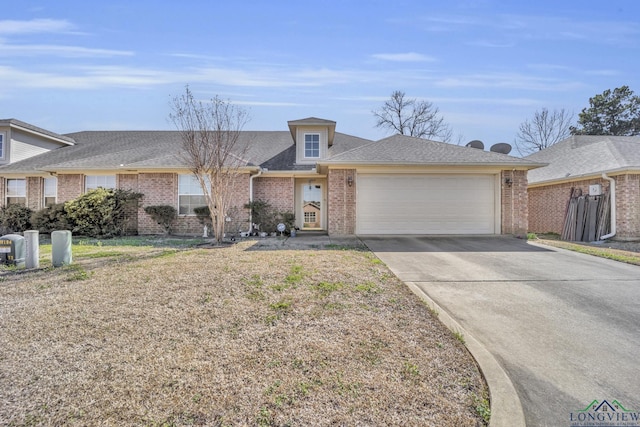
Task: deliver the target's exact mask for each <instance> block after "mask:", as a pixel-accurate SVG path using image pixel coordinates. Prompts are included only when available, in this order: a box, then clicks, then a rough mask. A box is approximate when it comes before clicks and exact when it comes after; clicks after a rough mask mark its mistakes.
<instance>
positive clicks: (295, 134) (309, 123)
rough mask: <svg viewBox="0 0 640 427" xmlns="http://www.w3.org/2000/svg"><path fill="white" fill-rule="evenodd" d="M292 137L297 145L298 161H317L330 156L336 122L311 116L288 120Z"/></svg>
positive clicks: (310, 162) (301, 162)
mask: <svg viewBox="0 0 640 427" xmlns="http://www.w3.org/2000/svg"><path fill="white" fill-rule="evenodd" d="M287 124H288V125H289V131H290V132H291V137H292V138H293V142H294V144H295V146H296V163H300V164H304V163H309V164H312V163H315V162H317V161H318V160H324V159H326V158H327V156H328V151H329V147H331V146H332V145H333V138H334V136H335V133H336V122H334V121H332V120H325V119H319V118H316V117H309V118H306V119H301V120H291V121H289V122H287Z"/></svg>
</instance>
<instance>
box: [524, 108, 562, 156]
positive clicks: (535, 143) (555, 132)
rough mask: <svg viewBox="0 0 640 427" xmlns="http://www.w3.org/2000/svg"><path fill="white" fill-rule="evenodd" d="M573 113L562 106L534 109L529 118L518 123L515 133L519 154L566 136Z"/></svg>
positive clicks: (542, 146) (548, 145)
mask: <svg viewBox="0 0 640 427" xmlns="http://www.w3.org/2000/svg"><path fill="white" fill-rule="evenodd" d="M572 121H573V114H571V113H568V112H567V111H566V110H565V109H564V108H563V109H561V110H553V112H551V113H550V112H549V110H547V109H546V108H543V109H542V110H541V111H536V112H535V113H534V115H533V118H532V119H531V120H525V121H524V122H523V123H521V124H520V128H519V130H518V133H517V135H516V141H515V143H516V148H517V149H518V151H519V152H520V154H521V155H523V156H526V155H527V154H531V153H535V152H536V151H540V150H543V149H545V148H547V147H550V146H552V145H553V144H555V143H557V142H560V141H562V140H563V139H565V138H568V137H569V135H570V134H571V133H570V129H571V122H572Z"/></svg>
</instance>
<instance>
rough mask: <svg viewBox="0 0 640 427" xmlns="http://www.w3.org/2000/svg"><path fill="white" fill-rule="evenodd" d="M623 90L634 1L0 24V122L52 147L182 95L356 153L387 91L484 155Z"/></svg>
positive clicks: (190, 10) (17, 5)
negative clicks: (352, 142)
mask: <svg viewBox="0 0 640 427" xmlns="http://www.w3.org/2000/svg"><path fill="white" fill-rule="evenodd" d="M639 80H640V2H638V1H636V0H626V1H620V0H610V1H606V2H603V1H593V0H592V1H547V0H538V1H535V2H520V1H509V2H506V1H482V0H478V1H457V0H450V1H444V2H442V1H440V2H433V1H419V0H415V1H406V0H393V1H375V0H374V1H367V2H365V1H349V0H339V1H333V0H328V1H321V2H310V1H278V0H272V1H242V0H237V1H213V0H212V1H205V0H197V1H196V0H193V1H190V0H184V1H182V2H158V1H153V2H152V1H136V0H128V1H121V0H109V1H96V2H88V1H86V0H85V1H70V0H57V1H55V2H52V1H44V0H42V1H28V0H26V1H21V2H13V3H12V5H11V7H10V8H4V14H3V17H2V19H0V102H1V104H0V105H1V107H0V118H17V119H20V120H23V121H26V122H29V123H31V124H34V125H37V126H40V127H44V128H46V129H49V130H52V131H55V132H59V133H67V132H75V131H80V130H115V129H119V130H122V129H127V130H128V129H173V126H172V125H171V123H170V122H169V121H168V119H167V117H168V115H169V113H170V106H169V101H170V99H171V98H172V97H173V96H176V95H180V94H181V93H183V91H184V87H185V85H187V84H188V85H189V86H190V87H191V89H192V90H193V92H194V94H195V95H196V96H197V97H198V98H202V99H210V98H212V97H214V96H215V95H219V96H221V97H222V98H225V99H229V100H231V101H232V102H234V103H237V104H240V105H242V106H243V107H245V108H246V109H248V110H249V113H250V116H251V121H250V122H249V123H248V124H247V126H246V127H245V129H252V130H286V129H287V124H286V122H287V121H288V120H295V119H301V118H305V117H309V116H316V117H321V118H325V119H331V120H335V121H337V131H339V132H344V133H348V134H353V135H357V136H361V137H365V138H371V139H379V138H382V137H384V136H386V135H387V134H388V133H387V132H385V131H383V130H381V129H377V128H375V120H374V118H373V115H372V114H371V111H372V110H373V109H376V108H379V107H380V105H381V104H382V103H383V102H384V101H385V100H386V99H388V98H389V96H390V94H391V92H393V91H394V90H402V91H404V92H405V93H406V94H407V96H408V97H412V98H419V99H423V100H427V101H430V102H433V103H434V105H436V106H437V107H438V108H439V109H440V112H441V114H442V115H443V116H444V119H445V121H446V122H447V123H449V124H450V125H451V127H452V128H453V130H454V136H455V137H456V138H457V139H458V138H459V140H460V141H461V142H462V143H466V142H467V141H469V140H472V139H480V140H482V141H484V142H485V145H491V144H493V143H496V142H509V143H512V142H513V140H514V138H515V135H516V132H517V130H518V126H519V124H520V123H521V122H523V121H524V120H526V119H529V118H530V117H532V116H533V113H534V112H535V111H536V110H539V109H541V108H548V109H550V110H553V109H560V108H565V109H566V110H568V111H570V112H573V113H574V114H575V116H576V119H577V115H578V113H579V112H580V111H581V110H582V109H583V108H584V107H587V106H588V102H589V98H590V97H592V96H594V95H596V94H598V93H602V91H604V90H605V89H613V88H616V87H620V86H622V85H628V86H629V87H630V88H631V89H632V90H634V91H635V92H636V94H640V81H639Z"/></svg>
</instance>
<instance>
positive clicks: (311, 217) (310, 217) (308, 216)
mask: <svg viewBox="0 0 640 427" xmlns="http://www.w3.org/2000/svg"><path fill="white" fill-rule="evenodd" d="M304 222H307V223H309V222H316V213H315V212H305V213H304Z"/></svg>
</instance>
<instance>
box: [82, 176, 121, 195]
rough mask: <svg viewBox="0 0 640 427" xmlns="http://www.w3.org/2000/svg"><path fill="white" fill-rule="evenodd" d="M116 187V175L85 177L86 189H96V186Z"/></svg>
mask: <svg viewBox="0 0 640 427" xmlns="http://www.w3.org/2000/svg"><path fill="white" fill-rule="evenodd" d="M99 187H102V188H105V189H115V188H116V176H115V175H85V177H84V191H85V192H87V191H89V190H95V189H96V188H99Z"/></svg>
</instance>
